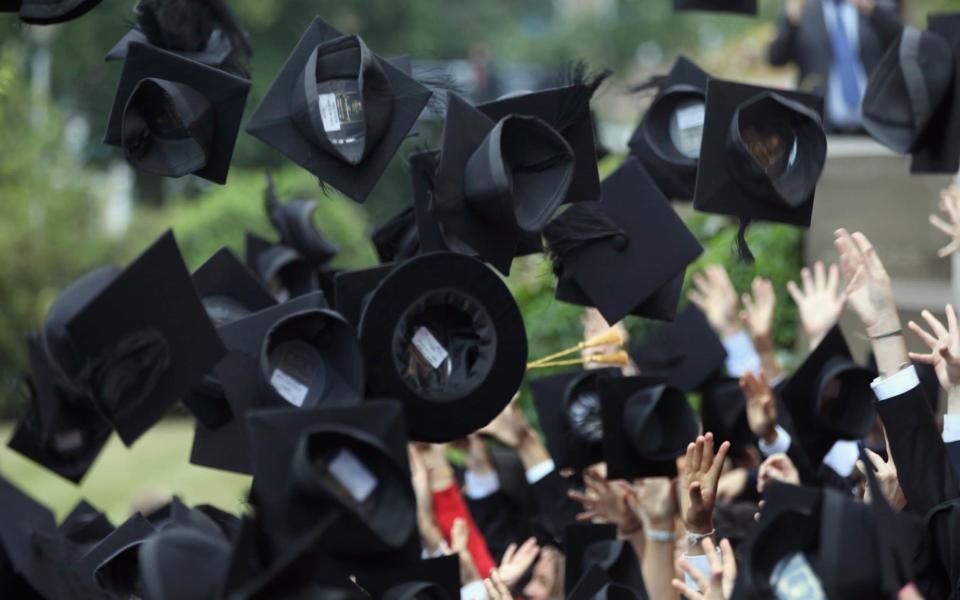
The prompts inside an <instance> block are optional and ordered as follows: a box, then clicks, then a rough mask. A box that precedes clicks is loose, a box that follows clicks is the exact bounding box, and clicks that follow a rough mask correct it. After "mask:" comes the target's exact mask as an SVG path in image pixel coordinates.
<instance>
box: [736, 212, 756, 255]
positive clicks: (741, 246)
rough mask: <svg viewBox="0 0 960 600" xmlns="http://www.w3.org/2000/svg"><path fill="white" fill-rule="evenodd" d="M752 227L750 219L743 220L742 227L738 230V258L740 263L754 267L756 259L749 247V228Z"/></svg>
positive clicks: (741, 221)
mask: <svg viewBox="0 0 960 600" xmlns="http://www.w3.org/2000/svg"><path fill="white" fill-rule="evenodd" d="M749 226H750V219H747V218H741V219H740V227H739V229H737V240H736V243H737V258H738V260H739V261H740V262H742V263H745V264H748V265H752V264H753V263H754V262H755V260H756V259H754V257H753V253H752V252H750V247H749V246H748V245H747V227H749Z"/></svg>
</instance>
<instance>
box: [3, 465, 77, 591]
mask: <svg viewBox="0 0 960 600" xmlns="http://www.w3.org/2000/svg"><path fill="white" fill-rule="evenodd" d="M0 506H3V511H0V563H2V562H6V563H8V564H9V568H10V569H11V571H12V574H13V576H14V578H15V579H18V580H20V581H21V582H23V583H24V584H25V585H26V586H27V587H29V588H32V591H33V594H35V595H39V597H44V598H61V597H66V596H65V595H64V593H65V592H64V589H63V587H62V582H61V581H59V578H58V579H57V580H54V579H52V578H51V577H50V566H51V565H49V564H47V562H46V558H47V557H46V556H44V555H43V553H41V552H38V550H37V549H38V548H39V542H40V541H41V540H56V538H57V537H58V533H57V526H56V522H55V521H54V518H53V513H52V512H51V511H50V509H48V508H47V507H46V506H43V505H42V504H40V503H39V502H37V501H36V500H34V499H33V498H31V497H30V496H28V495H27V494H25V493H24V492H23V491H22V490H20V489H19V488H17V487H16V486H14V485H13V484H12V483H11V482H9V481H7V480H6V479H4V478H3V477H0ZM4 583H7V582H4Z"/></svg>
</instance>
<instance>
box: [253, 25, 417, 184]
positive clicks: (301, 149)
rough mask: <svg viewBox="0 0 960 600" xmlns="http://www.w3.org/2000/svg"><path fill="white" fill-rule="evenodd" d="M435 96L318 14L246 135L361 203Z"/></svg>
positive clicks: (255, 113) (359, 40) (258, 108)
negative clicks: (251, 136) (431, 98)
mask: <svg viewBox="0 0 960 600" xmlns="http://www.w3.org/2000/svg"><path fill="white" fill-rule="evenodd" d="M430 96H431V92H430V90H428V89H427V88H426V87H424V86H422V85H421V84H420V83H418V82H417V81H416V80H414V79H412V78H410V77H409V76H408V75H406V74H405V73H403V72H402V71H401V70H400V69H397V68H396V67H395V66H393V65H392V64H390V63H389V61H386V60H384V59H383V58H382V57H380V56H379V55H377V54H374V53H373V52H372V51H371V50H370V49H369V48H368V47H367V46H366V44H365V43H364V42H363V40H362V39H361V38H360V37H359V36H356V35H344V34H343V33H341V32H340V31H337V30H336V29H334V28H333V27H331V26H330V25H329V24H328V23H327V22H325V21H324V20H323V19H321V18H320V17H317V18H316V19H314V21H313V23H311V24H310V27H309V28H307V31H306V32H305V33H304V34H303V37H301V38H300V41H299V42H298V43H297V46H296V48H294V50H293V52H292V53H291V54H290V56H289V57H288V58H287V62H286V64H285V65H284V66H283V69H282V70H281V71H280V74H279V75H277V78H276V79H274V81H273V83H272V84H271V85H270V89H269V90H267V93H266V94H265V95H264V96H263V98H262V99H261V100H260V104H259V105H258V106H257V109H256V110H255V111H254V113H253V116H252V117H251V118H250V122H249V123H248V124H247V132H248V133H250V134H251V135H253V136H254V137H256V138H258V139H259V140H261V141H262V142H264V143H266V144H268V145H270V146H272V147H273V148H274V149H276V150H277V151H278V152H280V153H281V154H283V155H285V156H286V157H287V158H289V159H290V160H292V161H294V162H296V163H297V164H299V165H300V166H301V167H303V168H304V169H306V170H308V171H310V172H311V173H313V174H314V175H316V176H317V177H318V178H320V180H321V181H323V182H326V183H329V184H330V185H332V186H333V187H335V188H336V189H338V190H339V191H340V192H342V193H343V194H344V195H346V196H348V197H350V198H352V199H354V200H356V201H358V202H363V201H364V200H366V198H367V195H368V194H369V193H370V191H371V190H372V189H373V187H374V186H375V185H376V183H377V181H378V180H379V179H380V177H381V176H382V175H383V172H384V170H385V169H386V167H387V163H389V162H390V159H391V158H392V157H393V155H394V154H395V153H396V151H397V148H399V146H400V144H401V143H402V142H403V140H404V138H405V137H406V136H407V133H408V132H409V131H410V129H411V128H412V127H413V125H414V123H415V122H416V120H417V117H418V116H419V115H420V112H421V111H422V110H423V108H424V106H426V104H427V102H428V101H429V100H430Z"/></svg>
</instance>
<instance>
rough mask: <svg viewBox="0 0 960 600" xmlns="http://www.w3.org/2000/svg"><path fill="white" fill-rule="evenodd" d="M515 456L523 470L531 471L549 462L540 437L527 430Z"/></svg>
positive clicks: (548, 455)
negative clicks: (518, 458) (521, 464)
mask: <svg viewBox="0 0 960 600" xmlns="http://www.w3.org/2000/svg"><path fill="white" fill-rule="evenodd" d="M517 455H518V456H519V457H520V462H522V463H523V468H524V469H527V470H529V469H531V468H532V467H535V466H536V465H539V464H541V463H543V462H546V461H548V460H550V453H549V452H547V447H546V446H545V445H544V444H543V442H541V441H540V437H539V436H538V435H537V434H536V432H534V431H533V430H528V431H527V432H526V434H525V435H524V436H523V439H522V440H520V444H519V445H518V446H517Z"/></svg>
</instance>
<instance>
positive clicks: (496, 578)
mask: <svg viewBox="0 0 960 600" xmlns="http://www.w3.org/2000/svg"><path fill="white" fill-rule="evenodd" d="M483 587H484V589H486V591H487V600H513V594H511V593H510V586H508V585H507V584H506V582H504V581H503V578H502V577H500V574H499V573H497V570H496V569H494V570H492V571H490V577H488V578H487V579H484V580H483Z"/></svg>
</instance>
